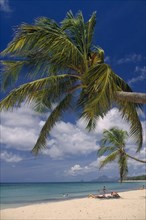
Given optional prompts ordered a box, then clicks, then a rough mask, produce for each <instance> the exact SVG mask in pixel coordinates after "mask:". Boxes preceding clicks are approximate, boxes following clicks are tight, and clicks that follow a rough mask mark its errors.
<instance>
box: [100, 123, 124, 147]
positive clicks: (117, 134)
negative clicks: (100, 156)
mask: <svg viewBox="0 0 146 220" xmlns="http://www.w3.org/2000/svg"><path fill="white" fill-rule="evenodd" d="M127 138H128V133H127V131H124V130H122V129H119V128H116V127H113V128H110V129H109V130H106V129H104V131H103V138H102V139H101V145H105V144H113V145H114V146H115V147H116V148H118V147H121V146H125V141H126V139H127Z"/></svg>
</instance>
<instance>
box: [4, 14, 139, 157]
mask: <svg viewBox="0 0 146 220" xmlns="http://www.w3.org/2000/svg"><path fill="white" fill-rule="evenodd" d="M95 24H96V13H95V12H94V13H93V14H92V16H91V18H90V19H89V20H88V21H87V22H85V21H84V17H83V15H82V12H79V13H78V14H77V15H76V16H74V15H73V14H72V12H71V11H69V12H68V13H67V15H66V18H65V19H64V20H63V21H62V22H61V24H57V23H56V22H55V21H54V20H51V19H48V18H45V17H41V18H38V19H36V20H35V23H34V24H33V25H30V24H25V23H24V24H22V25H21V26H20V27H18V28H17V30H16V33H15V37H14V39H13V40H12V41H11V42H10V43H9V45H8V47H7V48H6V49H5V50H4V51H3V52H2V56H6V59H5V60H4V61H3V62H2V64H3V66H4V69H3V88H4V89H6V88H7V86H8V85H11V84H13V83H15V82H16V81H17V80H18V79H19V75H20V73H22V74H24V73H25V72H27V76H28V78H29V79H30V80H31V82H28V83H26V84H23V85H21V86H20V87H18V88H16V89H14V90H12V91H11V92H10V94H9V95H8V96H7V97H6V98H5V99H3V100H2V101H1V102H0V109H1V110H2V109H4V110H8V109H10V108H13V107H19V106H20V104H21V103H22V102H24V101H26V102H28V103H30V102H33V103H35V104H34V109H35V110H37V111H43V110H48V111H51V114H50V116H49V117H48V119H47V121H46V123H45V125H44V126H43V128H42V130H41V132H40V135H39V138H38V140H37V142H36V144H35V146H34V148H33V152H34V153H38V151H39V150H41V149H42V148H43V147H45V146H46V138H47V136H48V135H49V132H50V130H51V129H52V127H53V126H54V125H55V123H56V122H57V120H58V119H59V118H60V117H61V116H62V114H63V113H64V111H66V110H67V109H68V108H72V107H73V106H74V110H75V111H77V112H78V114H79V117H80V118H84V119H86V122H87V128H88V129H89V130H91V129H94V128H95V125H96V121H97V119H98V118H99V117H104V116H105V115H106V113H107V112H108V111H109V110H110V109H111V108H112V107H113V106H117V107H118V108H119V111H120V112H121V115H122V117H123V118H124V119H126V120H127V121H128V122H130V125H131V134H132V135H134V136H135V138H136V143H137V145H138V150H140V149H141V146H142V126H141V123H140V120H139V117H138V114H137V108H141V105H139V104H135V103H130V102H126V103H125V102H124V101H121V100H118V99H117V96H116V92H117V91H119V92H122V91H127V92H132V90H131V88H130V87H129V86H128V84H127V83H126V82H124V80H123V79H121V78H120V77H119V76H118V75H116V74H115V73H114V72H113V71H112V69H111V68H110V66H109V65H107V64H105V63H104V51H103V50H102V49H101V48H100V47H96V46H94V45H93V34H94V28H95ZM25 75H26V73H25ZM36 78H37V79H36ZM74 94H76V95H74ZM54 103H55V104H56V103H57V105H56V107H55V108H53V109H52V106H54V105H53V104H54Z"/></svg>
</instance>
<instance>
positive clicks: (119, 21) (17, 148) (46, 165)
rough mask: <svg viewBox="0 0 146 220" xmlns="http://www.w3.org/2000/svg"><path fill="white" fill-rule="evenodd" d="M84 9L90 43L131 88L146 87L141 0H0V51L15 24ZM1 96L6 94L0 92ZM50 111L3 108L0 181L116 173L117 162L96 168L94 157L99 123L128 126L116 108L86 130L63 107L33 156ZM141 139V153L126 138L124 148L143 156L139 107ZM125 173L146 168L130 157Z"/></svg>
mask: <svg viewBox="0 0 146 220" xmlns="http://www.w3.org/2000/svg"><path fill="white" fill-rule="evenodd" d="M69 10H72V12H73V13H74V14H75V13H77V12H78V11H79V10H81V11H82V12H83V15H84V18H85V20H88V19H89V18H90V16H91V14H92V13H93V12H94V11H96V12H97V23H96V28H95V35H94V44H95V45H99V46H100V47H102V48H103V49H104V51H105V62H106V63H108V64H109V65H110V66H111V67H112V69H113V70H114V71H115V72H116V73H117V74H118V75H119V76H120V77H122V78H123V79H124V80H125V81H126V82H128V83H129V85H130V86H131V88H132V89H133V91H135V92H146V89H145V83H146V1H143V0H136V1H134V0H133V1H130V0H125V1H124V0H121V1H120V0H119V1H118V0H115V1H114V0H102V1H98V0H21V1H20V0H0V51H2V50H3V49H5V48H6V47H7V44H8V43H9V42H10V41H11V40H12V38H13V36H14V32H13V29H14V27H16V26H18V25H20V24H21V23H23V22H25V23H30V24H32V23H33V21H34V19H36V18H38V17H41V16H43V17H44V16H45V17H49V18H51V19H54V20H56V21H57V22H58V23H59V22H60V21H61V20H63V19H64V17H65V16H66V13H67V11H69ZM2 96H4V94H2ZM48 115H49V112H48V113H46V114H44V115H40V114H39V113H36V112H34V111H33V110H32V108H31V106H27V105H23V104H22V106H21V107H20V108H19V109H14V111H13V112H12V111H8V112H2V113H1V115H0V116H1V128H0V132H1V154H0V158H1V168H0V169H1V170H0V171H1V173H0V174H1V181H2V182H56V181H57V182H60V181H81V180H84V181H90V180H93V179H96V178H98V177H100V176H103V175H106V176H108V177H109V178H114V177H119V172H118V165H117V163H116V162H113V163H111V164H109V165H108V166H106V167H105V168H104V169H102V170H99V163H100V161H101V160H103V159H104V158H105V156H102V157H100V158H97V150H98V149H99V146H100V145H99V141H100V140H101V138H102V132H103V129H110V128H111V127H113V126H119V127H120V128H122V129H124V130H127V131H129V125H128V124H127V123H126V122H125V121H124V120H123V119H122V118H121V116H120V114H119V112H118V110H117V109H116V108H113V109H111V110H110V111H109V112H108V114H107V115H106V117H105V118H104V119H99V121H98V122H97V126H96V128H95V131H93V132H90V133H89V132H88V131H87V130H85V122H84V121H81V120H79V119H77V118H76V117H75V116H74V114H73V112H72V111H70V112H67V113H66V115H65V117H64V120H60V121H59V122H58V123H57V124H56V126H55V127H54V128H53V129H52V131H51V134H50V137H49V138H48V140H47V148H46V149H45V150H44V151H43V152H42V153H41V154H39V155H38V156H37V157H34V155H33V154H32V153H31V149H32V148H33V146H34V144H35V142H36V140H37V137H38V135H39V132H40V130H41V128H42V126H43V124H44V122H45V120H46V118H47V116H48ZM139 116H140V119H141V123H142V125H143V134H144V142H143V148H142V150H141V151H140V153H137V154H136V153H135V152H136V146H135V143H134V141H133V140H132V139H131V138H129V139H128V141H127V143H126V149H127V152H128V153H129V154H131V155H133V156H136V157H138V158H140V159H146V127H145V121H146V119H145V111H144V112H143V113H142V112H139ZM128 168H129V175H130V176H134V175H141V174H145V173H146V167H145V165H143V164H141V163H139V162H136V161H134V160H131V159H129V160H128Z"/></svg>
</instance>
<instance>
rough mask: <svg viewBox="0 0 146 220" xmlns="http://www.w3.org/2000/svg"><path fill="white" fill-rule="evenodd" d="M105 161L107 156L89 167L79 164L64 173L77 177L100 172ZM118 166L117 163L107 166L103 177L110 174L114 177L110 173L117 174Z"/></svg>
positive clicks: (103, 170) (103, 171)
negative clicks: (101, 164)
mask: <svg viewBox="0 0 146 220" xmlns="http://www.w3.org/2000/svg"><path fill="white" fill-rule="evenodd" d="M104 159H105V156H101V157H100V158H98V159H97V160H95V161H93V162H91V163H89V164H88V165H87V164H86V165H85V166H80V165H79V164H75V165H73V166H72V167H70V168H69V169H68V170H65V171H64V173H65V175H66V176H77V175H85V174H87V173H92V172H97V171H98V173H99V172H100V171H99V164H100V162H101V161H102V160H104ZM117 167H118V166H117V164H116V162H112V163H110V164H108V165H107V166H105V167H104V168H103V169H102V175H103V174H107V172H108V176H112V175H109V173H110V172H109V171H112V173H116V172H117Z"/></svg>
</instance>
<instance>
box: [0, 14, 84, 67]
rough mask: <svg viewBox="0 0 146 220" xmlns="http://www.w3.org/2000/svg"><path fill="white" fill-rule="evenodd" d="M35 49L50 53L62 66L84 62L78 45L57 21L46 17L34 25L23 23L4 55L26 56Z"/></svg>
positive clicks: (54, 61)
mask: <svg viewBox="0 0 146 220" xmlns="http://www.w3.org/2000/svg"><path fill="white" fill-rule="evenodd" d="M43 22H44V24H45V25H46V27H45V28H44V25H42V24H43ZM35 51H37V52H38V51H41V52H44V53H45V54H48V55H49V56H50V57H51V62H52V63H56V64H57V65H60V66H66V65H67V64H69V63H73V64H75V65H79V64H80V63H81V62H83V55H82V53H81V52H80V51H79V49H78V48H77V47H76V45H75V44H74V43H73V42H72V40H71V39H70V38H69V37H68V36H67V34H66V33H65V32H64V31H63V30H62V28H61V27H59V26H58V25H57V23H55V22H54V21H52V20H49V19H48V22H46V20H45V19H44V18H39V19H38V21H37V22H36V23H35V24H34V25H28V24H22V25H21V26H20V27H19V28H18V29H17V30H16V36H15V38H14V39H13V41H12V42H10V44H9V45H8V47H7V48H6V49H5V50H4V51H3V52H2V55H9V56H17V57H26V56H27V55H28V53H30V52H35Z"/></svg>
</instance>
